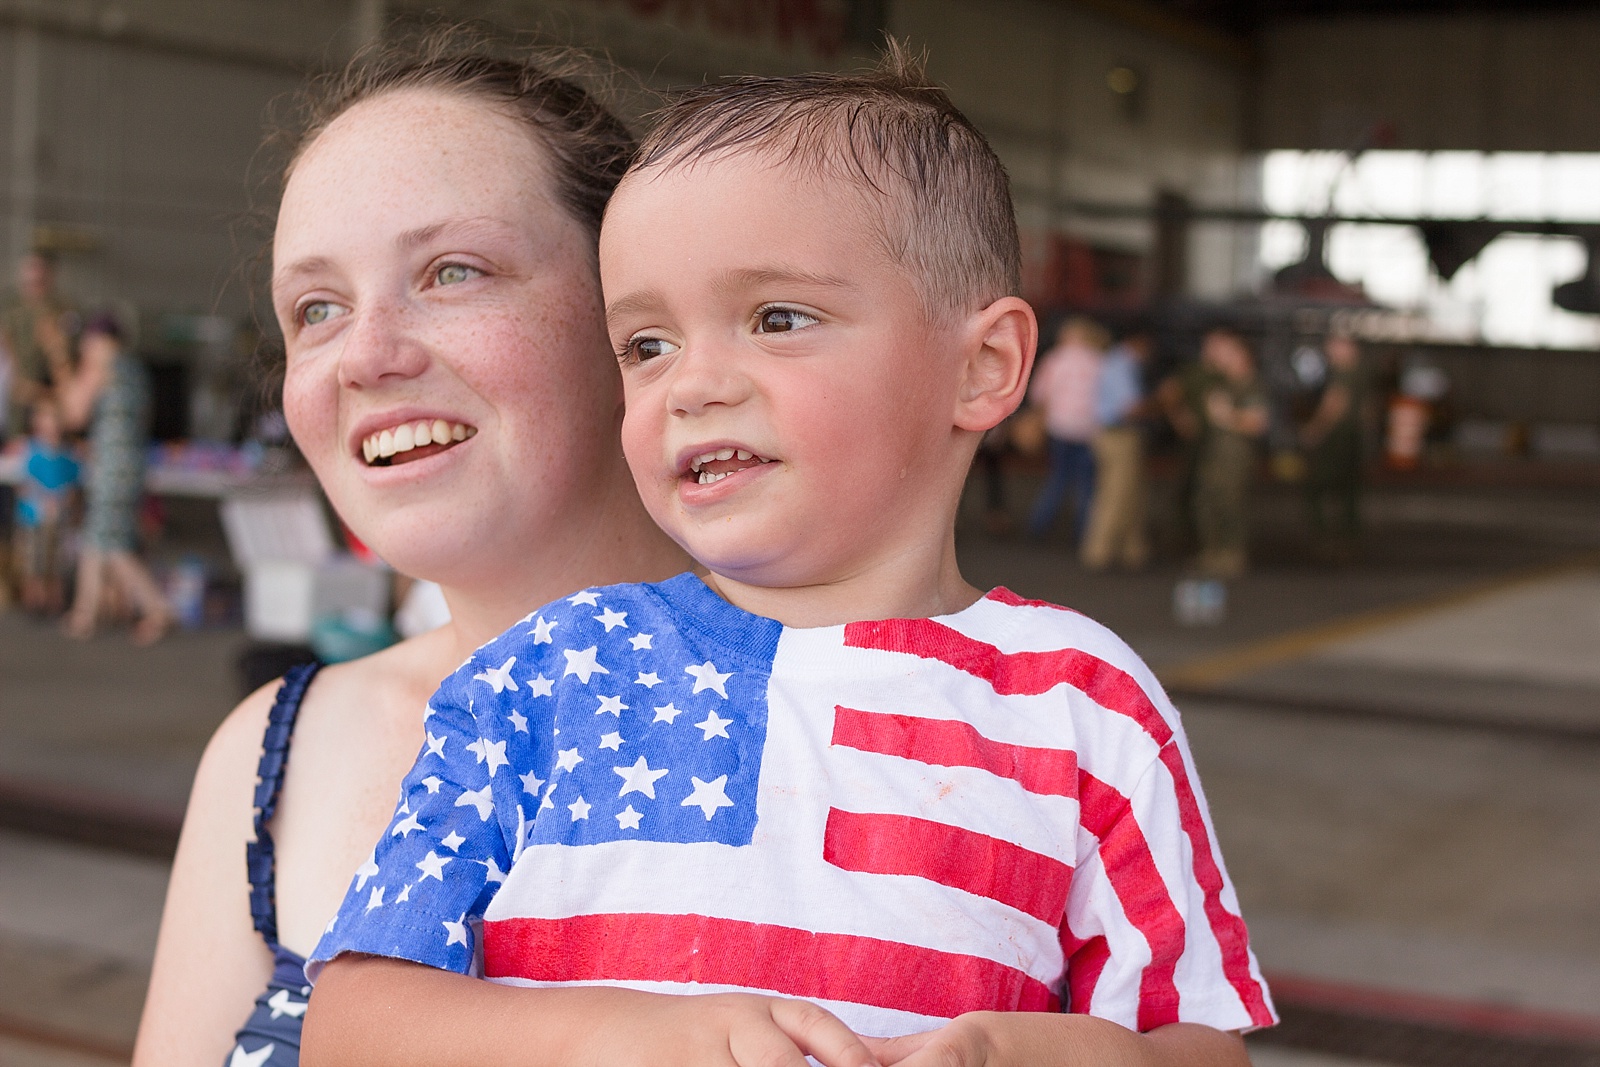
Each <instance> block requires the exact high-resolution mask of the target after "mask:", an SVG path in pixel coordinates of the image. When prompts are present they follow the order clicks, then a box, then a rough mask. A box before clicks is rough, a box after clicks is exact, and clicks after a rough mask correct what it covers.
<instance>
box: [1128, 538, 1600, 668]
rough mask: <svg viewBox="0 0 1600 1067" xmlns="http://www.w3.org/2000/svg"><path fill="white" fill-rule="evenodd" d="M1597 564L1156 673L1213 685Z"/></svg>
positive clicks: (1529, 576) (1533, 575)
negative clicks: (1329, 646)
mask: <svg viewBox="0 0 1600 1067" xmlns="http://www.w3.org/2000/svg"><path fill="white" fill-rule="evenodd" d="M1597 566H1600V553H1585V554H1583V555H1582V556H1580V557H1578V558H1576V559H1570V560H1566V561H1564V562H1561V563H1555V564H1547V565H1544V566H1541V567H1532V568H1528V569H1526V570H1522V571H1516V572H1513V573H1511V574H1507V575H1502V576H1500V577H1499V578H1492V579H1489V580H1488V581H1484V582H1479V583H1476V584H1474V585H1471V586H1468V587H1467V588H1465V589H1457V590H1454V591H1453V592H1449V593H1443V594H1440V595H1438V596H1432V597H1425V598H1424V599H1422V600H1415V601H1412V602H1410V603H1407V604H1396V605H1394V606H1392V607H1387V608H1377V609H1375V610H1372V611H1363V612H1358V613H1357V614H1355V615H1347V616H1345V617H1344V618H1341V619H1334V620H1332V621H1331V622H1325V623H1319V624H1318V625H1316V626H1308V627H1306V628H1305V629H1303V630H1293V631H1290V632H1289V633H1286V634H1279V635H1277V636H1276V637H1268V638H1263V639H1261V640H1259V641H1250V642H1247V643H1245V644H1242V645H1236V646H1235V647H1233V648H1229V649H1224V650H1223V651H1221V652H1214V653H1211V654H1210V655H1206V656H1199V657H1196V658H1195V659H1190V660H1184V661H1183V662H1181V663H1177V664H1174V665H1173V666H1171V667H1167V668H1165V669H1163V670H1158V671H1157V672H1156V673H1157V675H1158V676H1159V677H1160V678H1161V684H1163V685H1165V686H1166V687H1167V688H1169V689H1187V690H1190V691H1193V690H1196V689H1212V688H1215V687H1217V686H1220V685H1224V684H1226V683H1227V682H1231V681H1233V680H1234V679H1235V678H1239V677H1241V676H1243V675H1246V674H1253V673H1255V672H1256V671H1259V670H1263V669H1265V668H1267V667H1272V666H1276V665H1277V664H1279V663H1286V662H1288V661H1289V660H1295V659H1300V658H1301V657H1302V656H1309V655H1310V654H1312V653H1313V652H1316V651H1318V650H1319V649H1322V648H1324V647H1326V646H1328V645H1331V644H1336V643H1338V642H1340V641H1345V640H1348V639H1350V638H1353V637H1359V636H1361V635H1363V634H1366V633H1370V632H1372V631H1373V630H1379V629H1382V628H1384V627H1386V626H1394V625H1396V624H1398V623H1402V622H1410V621H1411V620H1413V619H1417V618H1421V617H1422V616H1425V615H1432V614H1435V613H1437V612H1441V611H1449V610H1452V609H1455V608H1460V607H1464V606H1466V605H1467V604H1471V603H1475V602H1477V601H1479V600H1483V599H1484V598H1486V597H1490V596H1494V595H1495V594H1497V593H1504V592H1506V591H1507V590H1510V589H1516V588H1518V587H1521V586H1526V585H1533V584H1535V583H1538V582H1544V581H1548V580H1550V579H1551V578H1556V577H1560V576H1561V575H1564V574H1573V573H1578V572H1582V571H1589V570H1593V569H1594V568H1595V567H1597Z"/></svg>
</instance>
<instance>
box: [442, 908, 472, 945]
mask: <svg viewBox="0 0 1600 1067" xmlns="http://www.w3.org/2000/svg"><path fill="white" fill-rule="evenodd" d="M466 918H467V916H466V913H465V912H463V913H462V915H461V918H459V919H457V920H456V921H455V922H451V921H450V920H449V919H446V920H445V921H444V922H443V923H441V924H440V925H442V926H443V927H444V928H445V932H446V933H448V934H449V935H450V936H449V937H448V938H446V939H445V942H444V947H445V948H449V947H450V946H451V945H465V944H466V943H467V924H466Z"/></svg>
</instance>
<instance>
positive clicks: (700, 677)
mask: <svg viewBox="0 0 1600 1067" xmlns="http://www.w3.org/2000/svg"><path fill="white" fill-rule="evenodd" d="M683 673H684V674H692V675H694V693H699V692H703V691H704V690H707V689H710V690H711V691H712V692H714V693H716V694H717V696H719V697H722V698H723V699H727V696H728V691H727V690H726V689H724V688H723V683H724V682H726V681H727V680H728V679H729V678H732V677H733V672H732V671H729V672H728V673H727V674H722V673H719V672H718V671H717V666H716V664H714V663H712V662H711V661H710V660H706V661H705V662H704V663H702V664H700V665H699V666H698V667H697V666H695V665H694V664H692V663H691V664H690V665H689V666H687V667H685V668H684V669H683ZM690 695H691V696H693V695H694V694H693V693H691V694H690Z"/></svg>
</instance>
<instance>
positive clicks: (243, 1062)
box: [228, 1041, 277, 1067]
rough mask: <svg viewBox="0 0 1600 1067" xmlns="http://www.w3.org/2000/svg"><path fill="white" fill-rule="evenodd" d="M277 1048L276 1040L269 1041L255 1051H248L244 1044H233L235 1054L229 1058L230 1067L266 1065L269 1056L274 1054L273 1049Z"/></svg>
mask: <svg viewBox="0 0 1600 1067" xmlns="http://www.w3.org/2000/svg"><path fill="white" fill-rule="evenodd" d="M275 1048H277V1045H276V1044H275V1043H274V1042H271V1041H268V1042H267V1043H266V1044H265V1045H262V1046H261V1047H260V1048H258V1049H256V1050H255V1051H254V1052H246V1051H245V1050H244V1046H243V1045H242V1044H241V1045H235V1046H233V1055H232V1056H230V1057H229V1058H228V1067H265V1064H266V1062H267V1058H268V1057H269V1056H271V1055H272V1050H273V1049H275Z"/></svg>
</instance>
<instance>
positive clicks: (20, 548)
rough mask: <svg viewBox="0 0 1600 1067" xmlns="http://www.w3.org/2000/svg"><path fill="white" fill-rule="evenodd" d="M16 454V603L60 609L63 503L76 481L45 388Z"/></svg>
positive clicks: (48, 612)
mask: <svg viewBox="0 0 1600 1067" xmlns="http://www.w3.org/2000/svg"><path fill="white" fill-rule="evenodd" d="M30 422H31V425H30V427H29V430H30V432H29V434H28V439H27V442H26V444H25V445H24V448H23V453H22V482H21V485H20V486H19V487H18V492H17V506H16V519H15V522H16V525H15V527H14V531H13V534H12V545H13V548H14V550H15V557H16V562H15V567H16V574H17V580H18V584H19V586H20V587H21V600H22V606H23V607H24V608H26V609H28V610H29V611H33V612H37V613H39V614H41V615H54V614H56V613H57V612H59V611H60V610H61V608H62V603H63V601H62V596H63V592H64V589H65V585H66V582H65V580H64V576H63V575H62V549H63V543H62V542H63V541H64V539H65V538H64V535H65V532H66V531H65V525H66V519H67V511H68V506H69V505H70V503H71V500H72V493H73V491H74V490H75V489H76V488H77V486H78V461H77V460H76V459H74V458H73V457H72V453H71V452H70V451H69V450H68V448H67V446H66V443H65V442H64V441H63V440H62V436H61V413H60V412H59V411H58V410H57V408H56V402H55V398H54V397H53V396H51V395H49V394H48V393H47V394H45V395H44V396H42V397H40V398H39V399H38V400H35V401H34V404H33V411H32V418H31V420H30Z"/></svg>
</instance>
